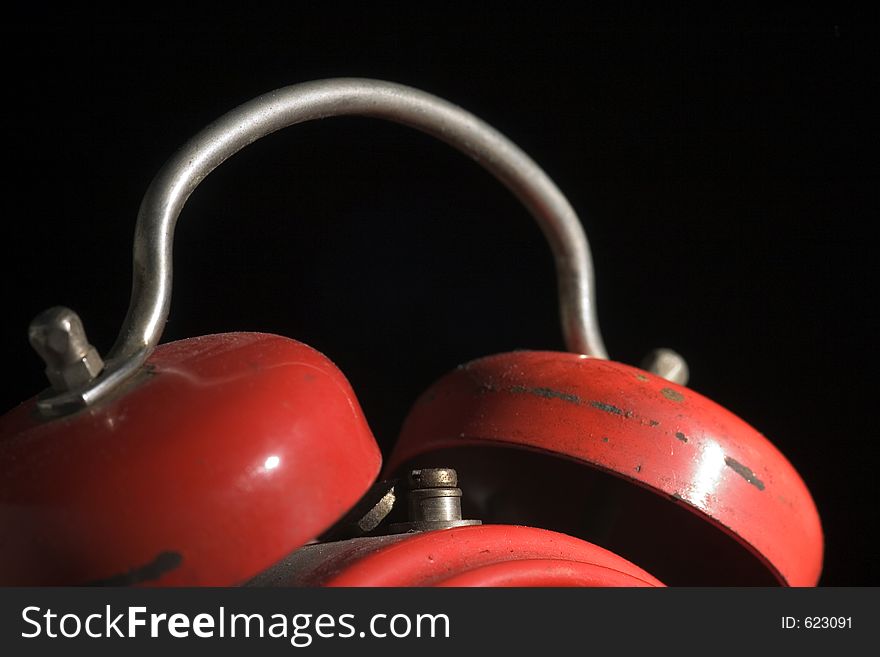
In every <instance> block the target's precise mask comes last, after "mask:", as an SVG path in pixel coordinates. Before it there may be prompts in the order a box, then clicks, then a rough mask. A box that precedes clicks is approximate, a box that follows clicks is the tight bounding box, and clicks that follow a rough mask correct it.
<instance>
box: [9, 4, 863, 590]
mask: <svg viewBox="0 0 880 657" xmlns="http://www.w3.org/2000/svg"><path fill="white" fill-rule="evenodd" d="M469 4H470V3H469ZM469 4H462V5H461V6H456V5H454V4H447V3H434V4H432V3H424V4H421V5H418V6H407V7H404V8H401V7H394V8H391V7H390V6H388V5H381V9H380V8H378V7H374V8H370V9H366V8H364V7H360V8H359V9H354V8H353V7H350V6H343V5H332V4H324V5H322V7H323V8H322V9H321V10H320V11H319V10H317V9H314V8H312V9H307V8H306V6H300V7H298V8H296V9H294V10H288V11H287V12H285V13H279V14H272V13H269V12H266V11H265V10H263V9H260V10H259V11H258V9H257V7H249V8H247V9H240V10H236V11H235V12H234V13H232V14H229V13H226V14H223V15H222V16H218V17H210V18H206V17H200V18H194V17H176V18H175V19H174V20H173V21H172V20H171V19H169V18H167V17H166V18H158V17H153V16H146V15H144V16H141V17H140V18H138V19H130V18H125V19H124V18H122V17H121V16H112V15H106V14H102V15H97V14H92V15H89V14H84V13H82V12H74V11H72V10H64V11H58V12H49V11H46V12H44V13H40V14H31V15H27V16H24V15H16V16H10V17H8V18H7V20H6V21H5V23H4V24H3V26H2V28H0V30H2V32H0V34H2V43H0V52H2V61H3V69H4V76H3V88H4V92H3V93H4V103H3V107H4V110H3V112H4V120H3V124H2V129H3V134H4V140H3V142H4V158H3V159H4V161H5V165H6V167H5V168H6V171H5V173H4V174H3V178H2V180H3V201H4V203H3V206H4V207H3V220H2V227H3V233H4V235H3V240H2V248H3V254H2V256H3V257H2V280H3V308H4V310H3V313H2V315H3V318H4V319H3V323H2V330H3V342H2V345H3V347H2V349H3V351H2V355H3V358H4V373H5V385H4V389H3V399H2V402H3V404H2V409H0V410H6V409H8V408H11V407H12V406H13V405H15V404H16V403H18V402H19V401H21V400H23V399H24V398H26V397H28V396H30V395H32V394H34V393H36V392H38V391H39V390H40V389H41V387H42V386H43V378H42V372H41V366H40V364H39V361H38V360H37V358H36V356H35V355H33V354H32V353H31V351H30V348H29V347H28V345H27V340H26V328H27V323H28V321H29V320H30V318H31V317H32V316H33V315H35V314H36V313H37V312H39V311H40V310H42V309H43V308H45V307H48V306H51V305H56V304H64V305H68V306H70V307H73V308H75V309H76V310H77V311H78V312H79V313H80V314H81V316H82V317H83V319H84V322H85V324H86V327H87V329H88V331H89V335H90V337H91V339H92V342H93V343H95V344H96V345H97V346H98V347H99V349H100V350H101V351H102V352H106V350H107V349H108V348H109V346H110V345H111V344H112V342H113V339H114V338H115V334H116V331H117V330H118V328H119V325H120V323H121V321H122V318H123V316H124V314H125V309H126V307H127V304H128V295H129V285H130V257H131V256H130V249H131V239H132V235H133V227H134V220H135V216H136V212H137V208H138V205H139V202H140V198H141V196H142V194H143V192H144V191H145V189H146V187H147V185H148V183H149V181H150V179H151V178H152V176H153V175H154V174H155V172H156V171H157V170H158V169H159V167H160V166H161V164H162V163H163V161H164V160H165V159H166V158H167V157H168V156H170V155H171V153H172V152H173V151H174V150H175V149H176V148H177V147H178V146H179V145H180V144H181V143H183V141H185V140H186V139H187V138H188V137H190V136H191V135H192V134H194V133H195V132H197V131H198V130H199V129H200V128H201V127H203V126H204V125H205V124H207V123H208V122H210V121H211V120H213V119H214V118H216V117H217V116H219V115H220V114H222V113H223V112H225V111H226V110H228V109H231V108H232V107H234V106H235V105H237V104H239V103H241V102H244V101H245V100H248V99H249V98H251V97H253V96H255V95H258V94H260V93H262V92H264V91H268V90H270V89H273V88H276V87H280V86H284V85H286V84H290V83H294V82H300V81H305V80H310V79H316V78H322V77H331V76H365V77H375V78H384V79H390V80H393V81H397V82H401V83H404V84H409V85H412V86H415V87H418V88H422V89H424V90H426V91H430V92H432V93H435V94H437V95H439V96H441V97H445V98H447V99H449V100H451V101H453V102H456V103H458V104H460V105H462V106H464V107H465V108H467V109H469V110H471V111H472V112H474V113H475V114H477V115H478V116H480V117H482V118H484V119H486V120H487V121H488V122H490V123H491V124H493V125H494V126H495V127H497V128H498V129H500V130H501V131H502V132H504V133H505V134H506V135H507V136H509V137H510V138H511V139H513V141H515V142H516V143H518V144H519V145H520V146H521V147H522V148H523V149H524V150H525V151H526V152H528V153H529V154H530V155H531V156H532V157H533V158H534V159H535V160H536V161H537V162H538V163H539V164H541V166H543V167H544V168H545V170H546V171H547V172H548V173H549V174H550V176H551V177H552V178H554V179H555V181H556V182H557V183H558V184H559V186H560V187H561V189H562V190H563V191H564V192H565V193H566V194H567V195H568V197H569V199H570V200H571V202H572V204H573V205H574V207H575V208H576V209H577V210H578V211H579V213H580V215H581V219H582V221H583V223H584V225H585V227H586V229H587V233H588V235H589V237H590V240H591V244H592V248H593V253H594V259H595V265H596V272H597V287H598V303H599V315H600V319H601V324H602V330H603V333H604V336H605V340H606V343H607V346H608V349H609V351H610V353H611V354H612V356H613V358H615V359H616V360H620V361H622V362H626V363H636V364H637V363H638V362H639V361H640V360H641V358H642V357H643V356H644V354H645V353H647V352H648V351H649V350H650V349H652V348H654V347H657V346H669V347H672V348H675V349H677V350H678V351H680V352H681V353H683V354H684V355H685V356H686V357H687V359H688V361H689V363H690V366H691V372H692V378H691V382H690V386H691V387H693V388H694V389H696V390H698V391H699V392H701V393H703V394H705V395H706V396H708V397H710V398H712V399H714V400H715V401H717V402H719V403H721V404H722V405H724V406H726V407H728V408H730V409H731V410H733V411H734V412H735V413H737V414H739V415H740V416H742V417H743V418H745V419H746V420H747V421H749V422H750V423H751V424H753V425H754V426H756V427H757V428H758V429H759V430H760V431H762V432H763V433H764V434H766V435H767V436H769V437H770V438H771V440H773V441H774V443H775V444H776V445H777V446H778V447H779V448H780V449H781V450H782V451H783V453H784V454H786V456H788V458H789V459H790V460H791V461H792V462H793V463H794V465H795V467H796V468H797V469H798V470H799V471H800V472H801V474H802V476H803V477H804V479H805V481H806V482H807V484H808V486H809V487H810V489H811V491H812V493H813V496H814V498H815V500H816V503H817V505H818V507H819V510H820V513H821V516H822V520H823V524H824V528H825V531H826V539H827V547H826V549H827V555H826V566H825V574H824V576H823V580H822V583H823V584H827V585H840V584H847V585H863V584H878V583H880V566H878V556H877V548H876V542H875V540H874V539H875V535H876V526H877V511H876V509H877V502H878V495H877V492H878V491H877V484H876V481H877V468H878V457H880V449H878V446H877V442H878V438H880V437H878V431H877V428H876V427H877V425H878V420H877V418H876V415H877V403H876V394H875V393H876V390H877V385H876V377H874V376H872V375H871V371H872V365H873V360H874V355H875V350H874V347H873V345H874V340H875V339H876V334H877V328H878V327H877V321H876V316H877V312H876V287H875V276H874V275H873V274H874V270H875V268H874V267H873V266H871V265H872V264H873V261H874V252H875V246H874V245H873V240H869V238H868V235H869V233H872V232H873V231H871V228H872V226H871V224H872V223H873V221H874V220H876V218H877V214H878V203H877V180H878V167H877V144H876V123H875V122H876V116H877V115H878V107H877V105H876V103H875V96H876V95H877V87H878V80H880V67H878V38H880V32H878V27H877V14H876V10H874V12H872V13H865V14H862V15H859V14H856V13H854V12H850V11H848V10H842V9H828V10H827V11H816V12H813V13H810V14H805V13H804V12H803V11H802V10H798V11H789V10H782V9H780V10H778V11H765V12H764V13H762V14H755V15H747V14H733V13H731V14H730V15H718V14H715V15H711V16H709V15H698V14H692V13H688V12H685V11H682V10H680V9H678V10H675V11H671V12H668V13H663V12H659V11H658V12H656V13H655V14H654V15H647V14H643V13H633V14H631V15H629V16H625V17H624V16H622V15H617V14H611V13H606V12H602V11H599V10H593V9H590V10H585V9H581V10H578V11H576V12H563V11H556V10H552V9H548V8H542V9H541V10H538V9H533V10H531V11H527V12H526V11H522V12H521V11H515V10H513V9H512V8H511V6H510V5H500V4H499V5H494V6H493V5H487V4H482V3H481V6H480V7H479V8H475V7H473V6H469ZM472 4H477V3H472ZM257 13H259V14H260V16H259V17H258V18H256V17H254V16H252V15H251V14H257ZM157 16H158V14H157ZM175 253H176V258H175V268H176V271H175V287H174V300H173V305H172V311H171V316H170V320H169V322H168V325H167V327H166V329H165V333H164V335H163V341H170V340H175V339H179V338H183V337H188V336H192V335H198V334H205V333H214V332H221V331H230V330H258V331H265V332H273V333H279V334H282V335H287V336H290V337H295V338H297V339H299V340H301V341H303V342H306V343H308V344H310V345H312V346H314V347H316V348H317V349H319V350H321V351H322V352H324V353H325V354H327V355H328V356H329V357H330V358H331V359H333V360H334V361H335V362H336V363H337V364H338V365H339V366H340V368H341V369H342V370H343V371H344V372H345V373H346V375H347V376H348V377H349V379H350V380H351V382H352V384H353V386H354V388H355V390H356V391H357V393H358V396H359V398H360V401H361V403H362V405H363V407H364V409H365V412H366V415H367V417H368V419H369V420H370V423H371V425H372V427H373V429H374V432H375V433H376V436H377V439H378V440H379V442H380V443H381V445H382V446H383V448H385V449H386V450H387V448H388V447H389V446H390V445H391V444H392V443H393V440H394V438H395V435H396V432H397V430H398V428H399V426H400V423H401V421H402V420H403V417H404V415H405V413H406V410H407V408H408V407H409V405H410V404H411V403H412V402H413V401H414V399H415V398H416V397H417V396H418V394H419V393H420V392H421V391H422V390H424V389H425V388H426V387H427V386H428V385H429V384H430V383H431V382H432V381H433V380H435V379H436V378H437V377H439V376H440V375H441V374H443V373H445V372H446V371H448V370H449V369H451V368H453V367H454V366H455V365H457V364H458V363H461V362H464V361H467V360H469V359H472V358H475V357H478V356H483V355H487V354H491V353H500V352H503V351H507V350H511V349H514V348H537V349H562V348H563V344H562V339H561V334H560V329H559V322H558V319H557V314H556V312H557V311H556V297H555V294H556V293H555V282H554V273H553V266H552V261H551V258H550V255H549V250H548V249H547V248H546V246H545V244H544V242H543V238H542V236H541V234H540V232H539V230H538V229H537V227H536V226H535V225H534V223H533V221H532V220H531V218H530V217H529V216H528V215H527V213H526V212H525V211H524V210H523V209H521V208H520V207H519V206H518V204H517V203H516V201H515V200H514V199H513V198H512V197H511V196H509V194H508V193H507V192H506V190H504V189H503V188H502V187H501V186H500V185H498V184H497V183H496V182H495V181H494V180H493V179H492V178H491V177H490V176H489V175H488V174H486V173H485V172H484V171H483V170H482V169H480V168H479V167H478V166H477V165H475V164H474V163H472V162H470V161H469V160H468V159H466V158H464V157H462V156H461V155H460V154H458V153H457V152H455V151H453V150H451V149H449V148H448V147H447V146H445V145H443V144H440V143H439V142H435V141H432V140H431V139H430V138H428V137H426V136H424V135H421V134H420V133H416V132H413V131H412V130H409V129H406V128H402V127H399V126H395V125H390V124H383V123H379V122H376V121H371V120H367V119H356V118H346V119H333V120H330V121H325V122H321V123H317V124H307V125H302V126H297V127H296V128H293V129H290V130H288V131H285V132H282V133H279V134H276V135H274V136H273V137H271V138H270V139H267V140H264V141H262V142H259V143H257V144H255V145H253V146H251V147H249V148H248V149H246V150H245V151H244V152H242V153H241V154H239V155H237V156H236V157H235V158H233V159H232V160H231V161H229V162H228V163H226V164H224V165H223V167H221V168H220V169H219V170H218V171H217V172H215V173H214V174H212V175H211V176H210V177H209V178H208V179H207V180H206V181H205V182H204V183H203V184H202V185H201V186H200V187H199V189H198V190H197V191H196V192H195V193H194V194H193V196H192V198H191V199H190V201H189V203H188V205H187V207H186V209H185V211H184V213H183V216H182V220H181V222H180V225H179V227H178V232H177V237H176V242H175Z"/></svg>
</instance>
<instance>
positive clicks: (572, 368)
mask: <svg viewBox="0 0 880 657" xmlns="http://www.w3.org/2000/svg"><path fill="white" fill-rule="evenodd" d="M505 448H507V449H505ZM510 448H526V449H529V450H539V451H540V452H543V453H545V454H549V455H553V456H555V457H562V459H565V463H562V462H561V461H560V460H559V459H558V458H557V459H550V458H548V459H546V462H547V463H549V465H547V467H546V468H544V469H543V470H542V469H541V468H542V467H543V466H541V467H539V461H538V460H536V459H537V458H538V457H537V455H536V454H534V453H532V454H529V457H528V458H529V460H528V463H527V467H526V468H525V469H517V465H516V464H515V463H514V461H512V460H510V458H509V456H510V452H511V451H512V450H511V449H510ZM435 462H436V463H443V464H444V465H448V466H449V467H454V468H456V469H457V470H459V471H460V472H461V471H463V472H465V475H464V476H465V478H466V480H467V481H468V482H469V484H468V489H467V490H470V491H471V493H472V494H471V497H470V503H471V505H472V506H471V508H470V511H469V513H470V515H474V516H475V517H481V518H483V519H484V520H485V521H487V522H493V521H495V522H497V521H499V515H500V516H502V520H501V521H504V520H510V521H521V522H529V524H539V526H545V527H548V526H549V527H551V528H556V529H559V530H560V531H566V532H567V533H574V534H575V535H579V534H578V531H579V529H578V528H579V525H578V524H577V523H576V522H574V521H573V519H572V518H573V516H576V515H578V514H582V515H584V514H590V513H593V512H594V511H595V509H596V508H597V507H601V506H608V507H611V508H612V511H611V513H616V514H617V515H616V516H615V517H614V518H610V519H609V517H608V515H607V514H606V515H605V516H604V517H603V518H602V519H600V520H601V522H600V520H597V521H596V522H595V523H594V525H602V527H601V531H599V530H596V532H597V535H600V536H604V537H606V538H607V540H608V541H609V543H610V545H609V544H608V543H605V542H603V541H602V540H596V542H598V543H599V544H602V545H604V546H605V547H609V548H610V549H613V550H614V551H615V552H618V553H620V554H623V556H626V557H627V558H630V559H631V560H633V561H635V562H636V563H639V564H640V565H642V566H643V567H646V568H647V569H648V570H650V571H651V572H653V573H655V574H656V575H657V576H659V577H660V578H661V579H663V580H664V581H667V583H673V580H672V579H670V578H669V577H667V576H666V572H665V571H664V569H663V567H662V562H664V561H670V560H672V561H676V560H677V562H678V565H677V566H676V568H677V569H678V570H680V571H681V578H682V579H681V582H682V583H703V584H711V583H713V582H714V583H719V582H718V579H717V578H718V577H723V578H724V581H725V583H736V582H737V581H739V582H741V583H768V581H769V580H768V579H767V577H766V576H761V575H760V572H761V571H764V572H766V574H767V575H769V576H772V578H775V579H776V580H777V581H779V582H782V583H787V584H791V585H795V586H810V585H814V584H816V582H817V580H818V578H819V574H820V571H821V564H822V547H823V546H822V530H821V526H820V523H819V516H818V513H817V511H816V507H815V505H814V503H813V500H812V498H811V497H810V494H809V492H808V491H807V488H806V486H805V485H804V483H803V481H802V480H801V478H800V477H799V476H798V474H797V472H796V471H795V469H794V468H793V467H792V465H791V464H790V463H789V462H788V461H787V460H786V459H785V457H784V456H783V455H782V454H781V453H780V452H779V451H778V450H777V449H776V448H775V447H774V446H773V445H772V444H771V443H770V442H769V441H768V440H767V439H766V438H764V436H762V435H761V434H760V433H758V432H757V431H756V430H755V429H753V428H752V427H751V426H749V425H748V424H746V423H745V422H743V421H742V420H741V419H739V418H738V417H736V416H735V415H734V414H732V413H731V412H729V411H727V410H725V409H724V408H722V407H721V406H719V405H717V404H715V403H714V402H712V401H710V400H708V399H706V398H705V397H703V396H702V395H700V394H698V393H696V392H694V391H693V390H690V389H688V388H685V387H683V386H680V385H677V384H674V383H671V382H670V381H667V380H665V379H662V378H660V377H658V376H654V375H653V374H650V373H648V372H645V371H643V370H640V369H637V368H634V367H629V366H627V365H623V364H621V363H616V362H612V361H605V360H600V359H594V358H587V357H586V356H578V355H576V354H568V353H556V352H526V351H520V352H514V353H508V354H502V355H497V356H490V357H487V358H482V359H479V360H476V361H473V362H471V363H468V364H466V365H463V366H461V367H459V368H458V369H457V370H455V371H453V372H451V373H449V374H447V375H446V376H445V377H443V378H442V379H441V380H440V381H439V382H438V383H436V384H434V385H433V386H432V387H431V388H430V389H429V390H428V391H427V392H426V393H425V394H424V395H422V396H421V397H420V398H419V400H418V401H417V402H416V404H415V407H414V408H413V410H412V412H411V413H410V415H409V417H408V418H407V420H406V422H405V423H404V426H403V430H402V433H401V436H400V439H399V441H398V443H397V445H396V447H395V450H394V452H393V453H392V455H391V456H390V458H389V463H388V467H387V470H388V472H389V473H392V472H398V471H400V470H401V469H402V468H403V467H404V466H406V467H414V466H430V465H432V464H434V463H435ZM523 462H524V461H522V460H521V461H520V462H519V463H520V464H522V463H523ZM572 462H574V463H576V464H580V466H575V465H572ZM477 463H479V465H476V464H477ZM582 466H588V468H589V469H590V470H588V469H587V468H584V467H582ZM590 471H594V472H595V471H599V472H604V473H610V474H612V475H616V477H617V478H619V479H618V480H617V483H614V482H605V483H603V484H602V486H599V484H598V483H597V480H596V479H595V478H594V479H591V478H590ZM597 476H598V477H599V478H602V475H597ZM481 478H482V480H483V483H482V489H483V490H479V489H480V488H481V484H480V483H479V480H480V479H481ZM605 479H608V478H607V477H606V478H605ZM621 480H622V481H621ZM633 489H638V490H633ZM644 489H647V490H649V491H651V492H653V493H655V494H656V496H650V495H644V494H641V493H639V490H644ZM467 490H466V495H467ZM498 490H506V491H507V493H505V494H511V493H510V492H511V491H513V493H512V494H515V493H516V491H520V492H522V491H528V493H527V494H522V495H520V496H519V497H518V498H517V499H516V500H515V502H512V503H511V504H510V505H509V506H511V507H513V506H515V507H516V508H517V509H518V510H521V509H525V508H526V507H527V506H528V504H529V499H528V498H529V496H532V497H535V496H536V495H540V494H541V492H542V491H543V492H546V491H547V490H552V491H553V492H552V493H546V495H547V498H548V499H550V500H551V501H550V502H549V503H548V504H546V505H544V506H542V507H541V510H540V512H539V513H536V514H535V515H534V516H528V515H526V516H523V515H521V514H520V515H518V516H516V515H514V516H509V517H506V518H503V515H504V511H503V509H502V508H501V507H502V506H503V505H502V504H501V502H499V501H498V497H499V496H498V494H497V492H498ZM493 496H494V497H493ZM633 496H635V497H633ZM657 496H659V498H658V497H657ZM502 497H503V496H502ZM621 500H624V501H623V502H621ZM626 500H633V501H632V503H630V502H627V501H626ZM467 503H468V499H467V497H466V498H465V500H464V501H463V506H464V505H466V504H467ZM615 504H617V505H618V506H619V508H618V509H617V510H616V511H615V510H614V506H615ZM672 505H675V506H676V507H683V508H684V509H687V510H689V511H691V512H693V514H696V517H697V518H699V519H702V521H704V522H701V523H698V524H700V525H702V529H700V530H698V531H702V532H703V534H704V535H705V534H707V533H708V534H717V536H714V537H711V538H706V539H701V540H703V541H704V542H702V543H700V545H701V546H703V548H702V550H701V549H695V548H698V546H697V544H696V543H692V544H689V539H688V538H686V537H685V534H684V529H683V528H684V527H685V525H687V526H688V531H690V529H692V525H693V524H694V522H693V520H692V518H693V516H691V518H688V517H686V516H687V515H688V514H681V513H678V514H676V512H675V511H673V510H664V507H669V506H672ZM666 513H668V514H670V515H669V517H668V518H666V517H665V516H664V521H663V522H662V523H659V522H658V521H657V517H659V514H666ZM600 515H601V514H600ZM651 516H656V517H653V518H652V517H651ZM554 518H555V520H554ZM542 519H543V521H542ZM542 522H543V524H541V523H542ZM548 523H550V524H548ZM554 523H555V524H554ZM612 524H613V525H614V527H612V528H611V529H609V526H610V525H612ZM652 524H653V525H654V526H653V527H652V526H651V525H652ZM560 528H561V529H560ZM624 534H625V535H627V536H628V537H629V538H628V539H626V540H623V539H621V541H622V542H621V543H620V545H618V543H616V542H615V541H616V540H617V537H618V536H621V535H624ZM677 536H680V537H681V538H680V540H676V537H677ZM727 536H732V537H733V538H734V539H735V540H736V541H737V542H738V543H739V544H740V545H741V546H744V547H745V550H744V551H740V552H737V551H736V550H735V549H733V548H730V546H725V545H724V541H726V540H727V539H726V537H727ZM585 538H588V539H592V538H594V534H588V535H587V536H585ZM707 541H708V542H707ZM624 543H625V545H623V544H624ZM689 545H690V547H691V549H690V550H689V549H688V547H689ZM709 546H711V547H709ZM621 547H622V548H623V549H620V548H621ZM628 548H631V549H635V550H637V551H638V554H639V555H640V557H639V558H635V557H634V556H633V554H631V553H628V552H627V549H628ZM721 550H724V553H723V554H722V552H721ZM676 552H677V554H674V553H676ZM642 557H645V558H649V559H656V563H654V562H652V563H645V561H643V560H642ZM749 560H752V561H755V563H753V564H751V565H746V564H745V562H746V561H749ZM712 561H714V562H716V564H715V565H716V568H715V570H713V571H711V572H708V574H706V576H705V579H696V580H695V579H694V575H693V572H692V571H693V569H694V568H698V567H702V566H701V564H704V563H708V562H712ZM747 568H750V569H751V571H750V573H749V574H748V575H746V574H745V573H744V571H745V570H746V569H747ZM724 570H727V571H728V573H727V574H728V575H730V577H729V578H728V577H726V575H725V573H724V572H722V571H724ZM741 571H743V572H741Z"/></svg>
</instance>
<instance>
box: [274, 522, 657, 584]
mask: <svg viewBox="0 0 880 657" xmlns="http://www.w3.org/2000/svg"><path fill="white" fill-rule="evenodd" d="M299 552H300V553H299V554H296V553H295V554H294V555H293V556H292V559H291V562H290V572H289V575H288V577H287V578H286V579H285V578H280V579H279V580H276V582H275V583H276V584H277V583H286V584H288V585H295V586H639V587H644V586H663V584H662V583H661V582H660V581H659V580H657V579H656V578H655V577H653V576H652V575H650V574H648V573H647V572H645V571H644V570H642V569H641V568H639V567H638V566H636V565H634V564H632V563H630V562H629V561H627V560H626V559H624V558H622V557H619V556H617V555H616V554H613V553H611V552H609V551H608V550H605V549H603V548H601V547H599V546H597V545H593V544H592V543H588V542H586V541H582V540H580V539H577V538H573V537H571V536H566V535H565V534H559V533H557V532H552V531H548V530H545V529H535V528H533V527H520V526H516V525H472V526H466V527H456V528H455V529H443V530H439V531H430V532H421V533H414V534H401V535H395V536H376V537H366V538H357V539H351V540H348V541H339V542H338V543H328V544H324V545H320V546H318V545H310V546H306V547H304V548H302V549H301V550H300V551H299Z"/></svg>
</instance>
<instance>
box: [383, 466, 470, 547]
mask: <svg viewBox="0 0 880 657" xmlns="http://www.w3.org/2000/svg"><path fill="white" fill-rule="evenodd" d="M406 497H407V513H408V516H409V520H408V521H407V522H399V523H394V524H392V525H389V527H388V533H391V534H395V533H402V532H411V531H430V530H432V529H449V528H451V527H463V526H465V525H480V524H482V523H481V522H480V521H479V520H462V518H461V489H460V488H458V474H456V472H455V470H453V469H452V468H422V469H420V470H411V471H410V473H409V475H408V476H407V490H406Z"/></svg>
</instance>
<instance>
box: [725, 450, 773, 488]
mask: <svg viewBox="0 0 880 657" xmlns="http://www.w3.org/2000/svg"><path fill="white" fill-rule="evenodd" d="M724 462H725V463H726V464H727V467H729V468H730V469H731V470H733V471H734V472H735V473H736V474H738V475H739V476H740V477H742V478H743V479H745V480H746V481H747V482H749V483H750V484H751V485H752V486H754V487H755V488H757V489H758V490H764V482H763V481H761V480H760V479H758V478H757V477H756V476H755V473H754V472H752V470H751V468H747V467H746V466H744V465H743V464H742V463H740V462H739V461H737V460H735V459H732V458H730V457H729V456H725V457H724Z"/></svg>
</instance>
